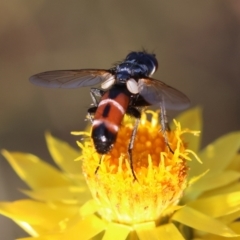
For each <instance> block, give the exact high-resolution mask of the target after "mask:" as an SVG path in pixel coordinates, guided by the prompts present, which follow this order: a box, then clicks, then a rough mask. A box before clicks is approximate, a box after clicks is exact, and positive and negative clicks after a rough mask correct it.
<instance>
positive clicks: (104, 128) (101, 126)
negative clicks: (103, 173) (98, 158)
mask: <svg viewBox="0 0 240 240" xmlns="http://www.w3.org/2000/svg"><path fill="white" fill-rule="evenodd" d="M117 132H118V127H117V126H116V125H112V124H111V123H109V122H107V121H102V120H94V122H93V128H92V139H93V142H94V146H95V149H96V150H97V152H98V153H100V154H106V153H108V152H109V151H110V150H111V149H112V147H113V144H114V143H115V142H116V139H117Z"/></svg>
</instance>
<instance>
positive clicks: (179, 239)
mask: <svg viewBox="0 0 240 240" xmlns="http://www.w3.org/2000/svg"><path fill="white" fill-rule="evenodd" d="M153 233H154V234H155V236H156V237H157V238H148V239H156V240H160V239H167V240H184V237H183V236H182V234H181V233H180V232H179V231H178V229H177V228H176V226H175V225H174V224H172V223H169V224H164V225H162V226H160V227H158V228H156V229H154V231H153Z"/></svg>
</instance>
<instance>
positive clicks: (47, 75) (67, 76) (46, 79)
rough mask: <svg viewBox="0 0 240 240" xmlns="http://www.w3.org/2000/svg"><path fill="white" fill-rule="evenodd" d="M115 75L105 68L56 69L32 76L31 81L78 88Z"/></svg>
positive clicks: (52, 85) (50, 85) (50, 86)
mask: <svg viewBox="0 0 240 240" xmlns="http://www.w3.org/2000/svg"><path fill="white" fill-rule="evenodd" d="M112 76H113V75H112V74H111V73H110V72H109V71H108V70H104V69H81V70H56V71H49V72H42V73H38V74H36V75H33V76H32V77H30V79H29V80H30V82H31V83H33V84H35V85H38V86H42V87H48V88H78V87H87V86H92V85H96V84H98V83H101V82H103V81H106V80H107V79H108V78H110V77H112Z"/></svg>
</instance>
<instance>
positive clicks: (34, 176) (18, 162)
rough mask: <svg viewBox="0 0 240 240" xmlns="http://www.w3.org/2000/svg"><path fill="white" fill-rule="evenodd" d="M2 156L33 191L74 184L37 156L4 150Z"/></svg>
mask: <svg viewBox="0 0 240 240" xmlns="http://www.w3.org/2000/svg"><path fill="white" fill-rule="evenodd" d="M2 154H3V156H4V157H5V158H6V159H7V160H8V162H9V163H10V165H11V166H12V168H13V169H14V171H15V172H16V173H17V174H18V176H19V177H20V178H21V179H22V180H23V181H25V183H26V184H28V186H29V187H30V188H32V189H39V188H45V187H57V186H69V185H71V184H72V182H71V181H70V179H69V178H67V177H66V176H65V175H64V174H62V173H61V172H60V171H58V170H57V169H56V168H54V167H52V166H51V165H50V164H48V163H46V162H44V161H42V160H41V159H40V158H38V157H37V156H34V155H32V154H29V153H20V152H8V151H6V150H2Z"/></svg>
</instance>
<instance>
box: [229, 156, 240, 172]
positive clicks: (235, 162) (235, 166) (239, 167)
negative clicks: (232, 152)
mask: <svg viewBox="0 0 240 240" xmlns="http://www.w3.org/2000/svg"><path fill="white" fill-rule="evenodd" d="M227 169H229V170H235V171H238V172H240V154H237V155H236V156H234V157H233V159H232V161H231V163H230V165H229V166H228V167H227Z"/></svg>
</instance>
